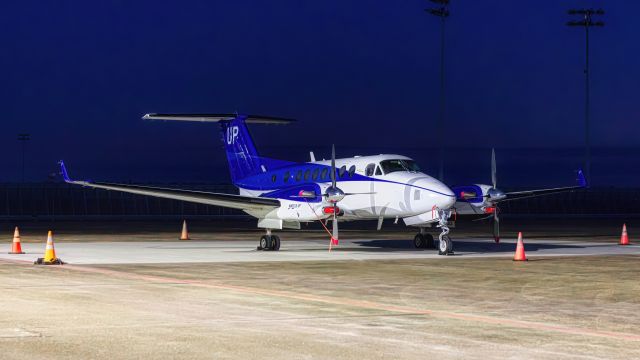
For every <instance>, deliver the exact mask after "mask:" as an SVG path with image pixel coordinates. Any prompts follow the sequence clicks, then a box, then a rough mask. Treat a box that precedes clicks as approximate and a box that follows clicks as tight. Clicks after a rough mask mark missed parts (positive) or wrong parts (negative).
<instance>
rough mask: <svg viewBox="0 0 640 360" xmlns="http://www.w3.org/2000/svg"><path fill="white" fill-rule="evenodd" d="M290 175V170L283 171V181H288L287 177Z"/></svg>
mask: <svg viewBox="0 0 640 360" xmlns="http://www.w3.org/2000/svg"><path fill="white" fill-rule="evenodd" d="M290 177H291V173H290V172H288V171H287V172H286V173H284V182H289V178H290Z"/></svg>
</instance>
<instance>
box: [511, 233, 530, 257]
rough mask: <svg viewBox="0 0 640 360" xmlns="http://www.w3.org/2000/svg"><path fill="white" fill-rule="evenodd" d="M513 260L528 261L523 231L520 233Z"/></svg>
mask: <svg viewBox="0 0 640 360" xmlns="http://www.w3.org/2000/svg"><path fill="white" fill-rule="evenodd" d="M513 261H527V255H525V254H524V243H523V242H522V233H521V232H519V233H518V245H517V246H516V254H515V255H514V256H513Z"/></svg>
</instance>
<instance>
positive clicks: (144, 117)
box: [142, 113, 154, 120]
mask: <svg viewBox="0 0 640 360" xmlns="http://www.w3.org/2000/svg"><path fill="white" fill-rule="evenodd" d="M153 115H154V114H151V113H149V114H144V115H142V120H150V119H151V117H152V116H153Z"/></svg>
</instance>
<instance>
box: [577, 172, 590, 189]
mask: <svg viewBox="0 0 640 360" xmlns="http://www.w3.org/2000/svg"><path fill="white" fill-rule="evenodd" d="M577 175H578V179H577V180H578V185H580V186H581V187H583V188H586V187H589V184H588V183H587V178H586V177H585V176H584V171H582V169H578V171H577Z"/></svg>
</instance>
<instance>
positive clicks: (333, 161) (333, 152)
mask: <svg viewBox="0 0 640 360" xmlns="http://www.w3.org/2000/svg"><path fill="white" fill-rule="evenodd" d="M331 186H333V187H334V188H335V187H336V146H335V144H331Z"/></svg>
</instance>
